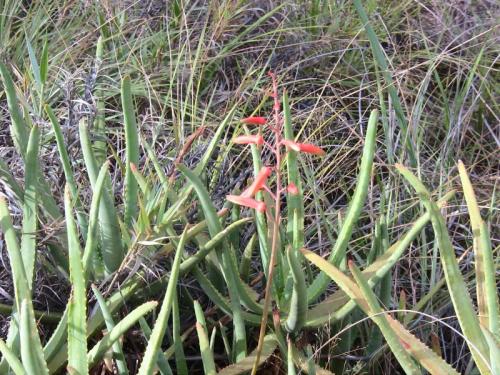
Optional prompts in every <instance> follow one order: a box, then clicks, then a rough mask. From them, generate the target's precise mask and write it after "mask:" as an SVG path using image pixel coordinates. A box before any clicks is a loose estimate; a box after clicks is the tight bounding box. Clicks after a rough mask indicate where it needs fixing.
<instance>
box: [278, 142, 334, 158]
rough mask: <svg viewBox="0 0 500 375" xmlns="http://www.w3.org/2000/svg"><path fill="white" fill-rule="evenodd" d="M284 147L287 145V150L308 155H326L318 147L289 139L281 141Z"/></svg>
mask: <svg viewBox="0 0 500 375" xmlns="http://www.w3.org/2000/svg"><path fill="white" fill-rule="evenodd" d="M281 143H282V144H283V145H285V146H286V147H287V148H289V149H290V150H293V151H297V152H304V153H306V154H314V155H325V154H326V152H325V151H324V150H322V149H321V148H319V147H318V146H316V145H313V144H311V143H297V142H293V141H290V140H288V139H284V140H282V141H281Z"/></svg>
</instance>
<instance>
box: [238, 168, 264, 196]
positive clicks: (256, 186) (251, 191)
mask: <svg viewBox="0 0 500 375" xmlns="http://www.w3.org/2000/svg"><path fill="white" fill-rule="evenodd" d="M271 172H272V169H271V168H270V167H262V169H261V170H260V171H259V173H258V174H257V177H255V181H254V182H253V183H252V185H250V186H249V187H248V188H247V189H246V190H245V191H244V192H243V193H242V194H241V196H243V197H253V196H254V195H255V194H257V192H258V191H259V190H260V189H262V188H263V187H264V185H265V184H266V180H267V179H268V178H269V176H270V175H271Z"/></svg>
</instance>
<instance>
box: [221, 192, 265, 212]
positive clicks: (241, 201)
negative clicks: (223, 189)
mask: <svg viewBox="0 0 500 375" xmlns="http://www.w3.org/2000/svg"><path fill="white" fill-rule="evenodd" d="M226 199H227V200H228V201H229V202H232V203H234V204H237V205H239V206H245V207H250V208H253V209H255V210H257V211H259V212H265V211H266V204H265V203H264V202H260V201H257V200H255V199H253V198H250V197H244V196H242V195H228V196H226Z"/></svg>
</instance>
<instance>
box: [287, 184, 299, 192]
mask: <svg viewBox="0 0 500 375" xmlns="http://www.w3.org/2000/svg"><path fill="white" fill-rule="evenodd" d="M286 191H287V192H288V194H290V195H298V194H299V189H298V188H297V185H295V184H294V183H293V182H290V183H289V184H288V186H287V188H286Z"/></svg>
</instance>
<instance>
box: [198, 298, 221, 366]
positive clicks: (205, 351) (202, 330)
mask: <svg viewBox="0 0 500 375" xmlns="http://www.w3.org/2000/svg"><path fill="white" fill-rule="evenodd" d="M194 312H195V314H196V332H197V333H198V341H199V343H200V353H201V359H202V361H203V369H204V371H205V374H207V375H215V374H216V373H217V371H216V369H215V363H214V356H213V354H212V349H211V348H210V342H209V339H208V333H207V323H206V322H205V315H204V314H203V309H202V308H201V306H200V304H199V302H198V301H194Z"/></svg>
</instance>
